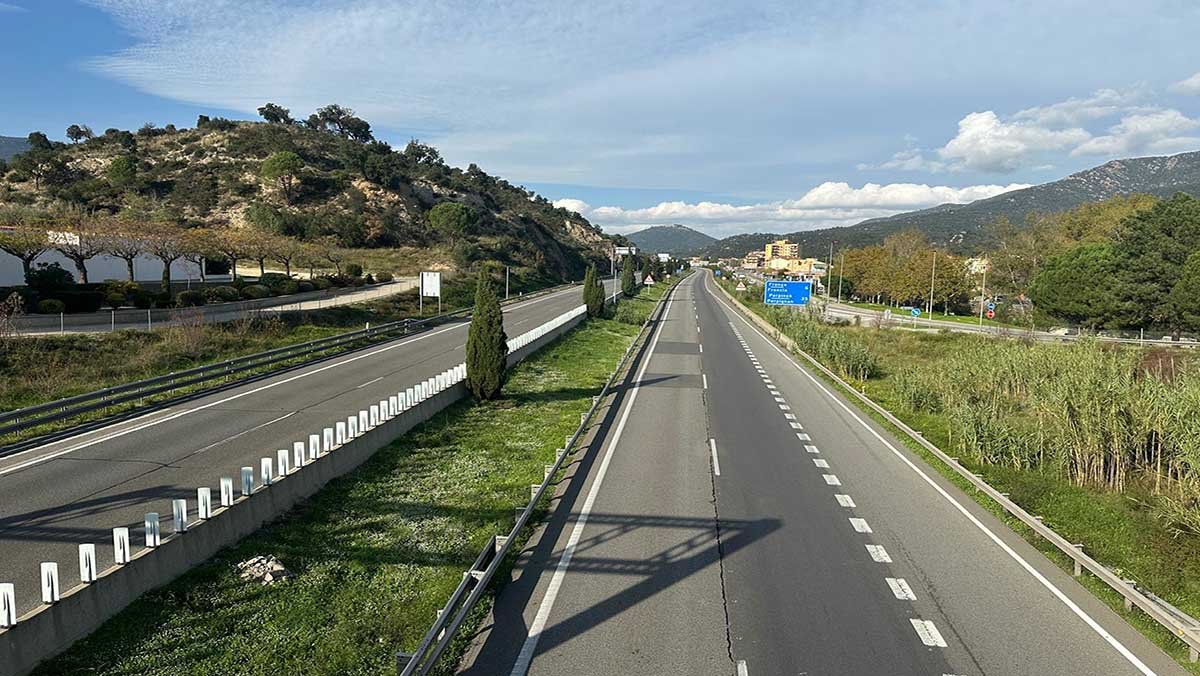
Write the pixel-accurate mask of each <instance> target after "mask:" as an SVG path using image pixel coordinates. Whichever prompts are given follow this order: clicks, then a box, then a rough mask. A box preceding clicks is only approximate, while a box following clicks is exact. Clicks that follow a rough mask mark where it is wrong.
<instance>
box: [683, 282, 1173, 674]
mask: <svg viewBox="0 0 1200 676" xmlns="http://www.w3.org/2000/svg"><path fill="white" fill-rule="evenodd" d="M704 288H705V291H708V280H707V278H706V279H705V283H704ZM709 293H710V295H712V293H711V292H709ZM713 298H714V299H715V300H716V301H717V302H718V303H720V304H721V305H722V306H724V307H725V309H726V310H728V311H729V312H730V313H732V314H733V315H735V316H736V317H737V318H738V319H740V320H741V321H743V322H744V323H745V324H746V325H747V326H749V327H750V328H751V329H752V330H753V331H754V332H755V333H757V334H758V336H759V337H760V338H762V339H763V340H765V341H766V342H767V343H768V344H769V345H770V346H771V347H773V348H775V351H776V352H778V353H779V354H780V355H782V356H783V358H784V359H786V360H787V361H788V362H790V363H791V364H792V366H794V367H796V370H798V371H800V373H803V374H804V375H805V377H807V378H808V379H809V380H810V381H812V383H813V384H814V385H816V386H817V387H818V388H820V390H821V391H822V392H824V393H825V395H826V396H827V397H829V398H830V399H831V400H832V401H833V402H834V403H836V404H837V405H838V406H839V407H841V409H842V410H843V411H845V412H846V413H847V414H848V415H849V416H850V417H851V418H854V420H855V421H857V422H858V424H859V425H862V426H863V428H865V429H866V430H867V431H868V432H870V433H871V436H873V437H875V438H876V439H878V440H879V442H880V443H881V444H883V445H884V446H885V447H886V448H887V449H888V450H889V451H891V452H892V454H893V455H895V456H896V457H897V458H899V459H900V460H901V461H902V462H904V464H906V465H908V467H909V469H911V470H912V471H913V472H915V473H916V474H917V476H919V477H920V478H921V479H922V480H924V481H925V483H926V484H928V485H929V486H930V487H932V488H933V489H934V491H936V492H937V493H938V494H939V495H941V496H942V498H944V499H945V500H946V501H947V502H949V503H950V504H951V505H952V506H953V507H954V508H955V509H956V510H957V511H958V512H959V513H960V514H962V515H963V516H964V517H966V519H967V520H968V521H970V522H971V524H972V525H974V526H975V527H976V528H978V529H979V530H980V531H981V532H982V533H983V534H984V535H986V536H987V538H988V539H989V540H991V541H992V542H993V543H995V544H996V546H997V547H999V548H1000V549H1001V551H1003V552H1004V553H1005V554H1007V555H1008V556H1009V557H1010V558H1011V559H1012V560H1013V561H1015V562H1017V565H1019V566H1020V567H1021V568H1023V569H1025V571H1026V572H1027V573H1029V574H1030V575H1031V576H1032V577H1033V579H1035V580H1037V581H1038V583H1039V584H1041V585H1042V586H1043V587H1044V588H1046V590H1048V591H1049V592H1050V593H1051V594H1053V595H1054V597H1055V598H1057V599H1058V600H1059V601H1061V602H1062V604H1063V605H1065V606H1066V607H1067V608H1068V609H1069V610H1070V611H1071V612H1072V613H1074V614H1075V616H1076V617H1078V618H1079V619H1081V620H1083V621H1084V623H1085V624H1087V625H1088V626H1089V627H1091V628H1092V631H1094V632H1096V634H1098V635H1099V636H1100V637H1101V638H1102V639H1104V641H1105V642H1106V643H1108V644H1109V645H1110V646H1112V647H1113V649H1114V650H1116V651H1117V652H1118V653H1120V654H1121V656H1122V657H1124V658H1125V659H1126V660H1127V661H1128V662H1129V663H1130V664H1132V665H1133V666H1134V668H1136V669H1137V670H1138V671H1140V672H1142V673H1143V674H1146V676H1157V675H1156V674H1155V672H1154V670H1152V669H1151V668H1150V667H1148V666H1146V665H1145V664H1144V663H1143V662H1142V661H1141V660H1140V659H1139V658H1138V657H1137V655H1134V654H1133V653H1132V652H1131V651H1130V650H1129V648H1126V647H1125V645H1124V644H1123V643H1121V642H1120V641H1119V640H1117V637H1115V636H1113V635H1112V634H1110V633H1109V632H1108V630H1107V629H1105V628H1104V627H1102V626H1100V623H1099V622H1097V621H1096V620H1095V619H1094V618H1093V617H1092V616H1091V615H1089V614H1088V613H1087V612H1086V611H1084V609H1083V608H1080V607H1079V605H1078V604H1076V603H1075V602H1074V601H1072V600H1071V598H1070V597H1068V596H1067V595H1066V593H1065V592H1063V591H1062V590H1061V589H1059V588H1058V587H1057V586H1055V585H1054V583H1053V582H1051V581H1050V580H1049V579H1047V578H1046V576H1045V575H1042V573H1041V572H1040V571H1038V569H1036V568H1034V567H1033V565H1032V564H1030V563H1029V562H1028V561H1026V560H1025V559H1024V558H1022V557H1021V555H1020V554H1018V553H1017V552H1016V551H1015V550H1014V549H1013V548H1012V547H1010V546H1009V545H1008V543H1006V542H1004V540H1001V539H1000V536H998V535H996V534H995V533H994V532H992V530H991V529H990V528H988V527H987V526H985V525H984V524H983V522H982V521H980V520H979V519H978V518H976V517H975V515H974V514H972V513H971V512H970V511H969V510H968V509H967V508H966V507H964V506H963V505H962V504H961V503H960V502H959V501H958V500H955V499H954V496H952V495H950V494H949V493H948V492H946V489H944V488H942V487H941V486H940V485H938V483H937V482H936V481H934V480H933V479H932V478H931V477H930V476H929V475H928V474H927V473H925V472H924V471H923V470H922V469H921V468H920V467H917V465H916V464H915V463H914V462H913V461H911V460H909V459H908V458H907V457H905V455H904V454H903V453H901V452H900V451H899V450H898V449H897V448H896V447H895V446H893V445H892V444H891V443H890V442H889V441H888V440H887V439H884V438H883V435H881V434H880V433H879V432H876V431H875V428H874V427H871V426H870V425H868V424H867V423H866V422H865V421H864V420H863V419H862V418H860V417H859V416H858V414H857V413H855V412H854V411H853V410H851V409H850V407H849V406H848V405H847V404H845V403H844V402H842V400H841V399H838V398H837V397H836V396H834V394H833V393H832V392H830V391H829V389H828V388H826V387H825V385H824V384H823V383H821V382H820V381H819V380H817V379H816V377H815V376H813V375H812V374H810V373H809V372H808V371H807V370H805V369H804V367H802V366H800V364H798V363H796V361H795V360H794V359H792V358H791V357H790V356H788V354H787V353H786V352H784V351H783V350H782V349H780V347H779V346H778V345H776V344H775V341H773V340H771V339H769V338H767V337H766V336H765V335H763V333H762V332H761V331H759V330H758V327H756V326H754V325H753V324H751V323H750V322H749V321H748V320H746V319H745V318H744V317H742V316H741V313H739V312H737V311H736V310H734V309H733V308H731V307H730V306H729V305H727V304H726V303H725V301H723V300H721V299H720V298H717V297H716V295H713Z"/></svg>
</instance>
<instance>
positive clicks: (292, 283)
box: [271, 279, 300, 296]
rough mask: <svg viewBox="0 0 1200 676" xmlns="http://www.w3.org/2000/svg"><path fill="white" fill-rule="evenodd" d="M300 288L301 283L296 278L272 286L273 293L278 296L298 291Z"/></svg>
mask: <svg viewBox="0 0 1200 676" xmlns="http://www.w3.org/2000/svg"><path fill="white" fill-rule="evenodd" d="M299 288H300V285H299V284H298V283H297V282H296V280H294V279H289V280H287V281H283V282H280V283H278V284H275V285H273V286H271V293H272V294H273V295H276V296H286V295H289V294H293V293H296V291H298V290H299Z"/></svg>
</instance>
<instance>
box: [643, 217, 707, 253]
mask: <svg viewBox="0 0 1200 676" xmlns="http://www.w3.org/2000/svg"><path fill="white" fill-rule="evenodd" d="M625 237H626V239H628V240H629V241H631V242H633V243H634V244H636V245H637V246H638V248H639V249H641V250H642V251H644V252H646V253H670V254H674V255H676V256H691V255H693V254H696V253H699V252H700V251H703V250H704V249H706V248H707V247H709V246H711V245H713V244H715V243H716V242H717V238H716V237H712V236H709V235H706V234H704V233H702V232H700V231H699V230H693V229H691V228H689V227H687V226H686V225H679V224H678V223H676V224H674V225H655V226H652V227H649V228H646V229H645V230H638V231H637V232H635V233H631V234H629V235H626V236H625Z"/></svg>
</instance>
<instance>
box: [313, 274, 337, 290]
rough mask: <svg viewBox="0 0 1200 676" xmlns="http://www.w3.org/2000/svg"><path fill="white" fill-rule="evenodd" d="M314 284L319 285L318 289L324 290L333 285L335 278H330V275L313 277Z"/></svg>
mask: <svg viewBox="0 0 1200 676" xmlns="http://www.w3.org/2000/svg"><path fill="white" fill-rule="evenodd" d="M312 285H313V286H315V287H317V290H318V291H324V290H325V289H328V288H331V287H333V280H331V279H329V278H328V277H313V278H312Z"/></svg>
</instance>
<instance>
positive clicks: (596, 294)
mask: <svg viewBox="0 0 1200 676" xmlns="http://www.w3.org/2000/svg"><path fill="white" fill-rule="evenodd" d="M583 303H584V305H587V313H588V316H589V317H600V316H603V314H604V287H602V286H600V280H599V279H597V278H596V266H595V265H589V266H588V269H587V274H585V275H584V276H583Z"/></svg>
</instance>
